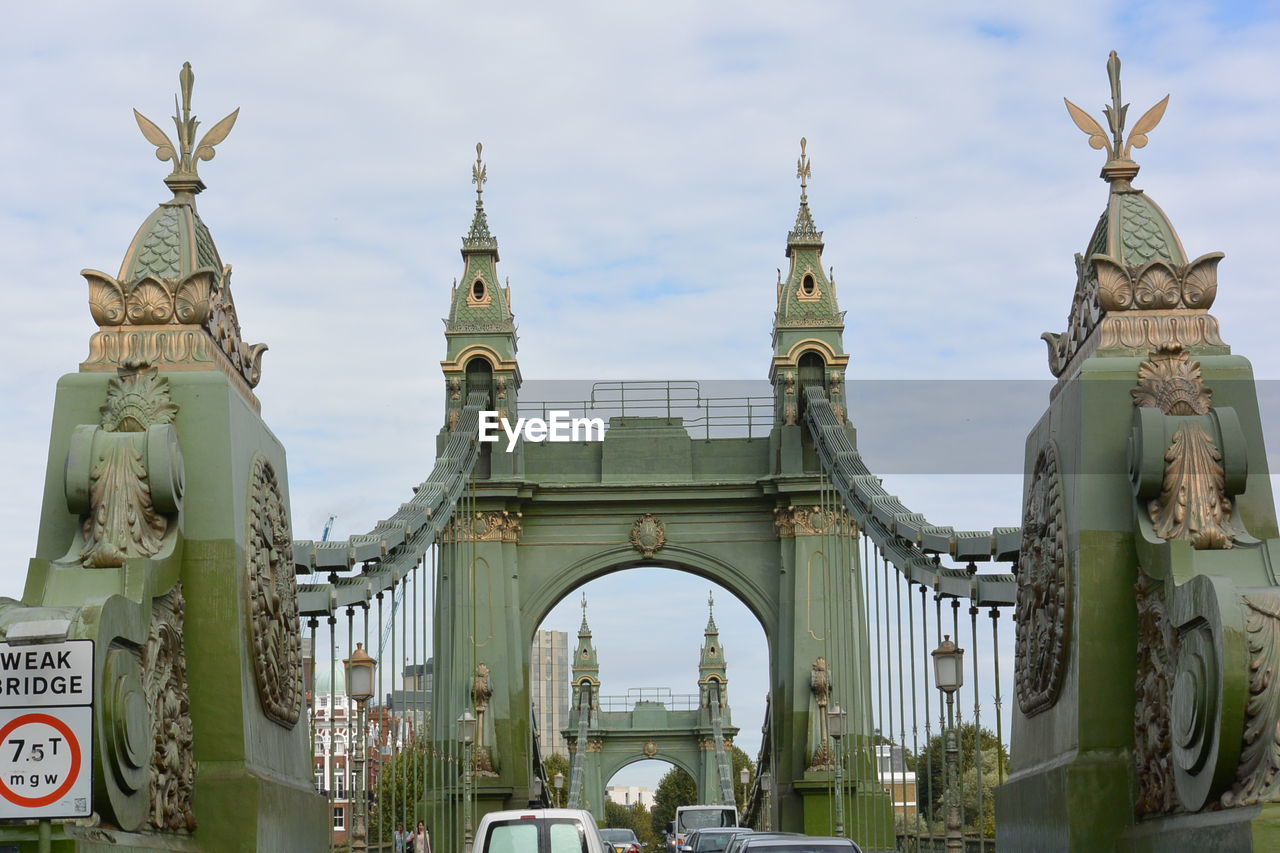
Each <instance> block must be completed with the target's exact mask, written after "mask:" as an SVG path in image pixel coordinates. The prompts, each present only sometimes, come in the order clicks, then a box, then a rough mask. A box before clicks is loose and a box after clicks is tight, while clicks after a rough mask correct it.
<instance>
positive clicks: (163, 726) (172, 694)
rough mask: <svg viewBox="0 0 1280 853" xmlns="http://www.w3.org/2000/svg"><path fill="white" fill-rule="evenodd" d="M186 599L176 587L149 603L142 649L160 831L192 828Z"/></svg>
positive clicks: (155, 819)
mask: <svg viewBox="0 0 1280 853" xmlns="http://www.w3.org/2000/svg"><path fill="white" fill-rule="evenodd" d="M185 613H186V601H185V600H184V599H183V596H182V587H181V585H178V586H176V587H174V588H173V589H172V590H170V591H169V592H168V593H166V594H165V595H163V596H161V597H159V598H157V599H156V600H155V601H154V603H153V604H152V621H151V633H150V636H149V637H148V638H147V646H146V649H145V651H144V669H145V673H146V675H145V678H146V682H145V684H146V696H147V706H148V708H149V709H150V711H151V713H150V718H151V739H152V743H153V751H152V753H151V790H150V793H151V813H150V816H149V819H148V820H149V822H150V825H151V827H152V828H153V829H156V830H159V831H161V832H192V831H194V830H195V828H196V817H195V811H194V809H193V807H192V796H193V794H194V792H195V773H196V766H195V762H194V761H193V760H192V758H191V754H192V731H193V730H192V724H191V694H190V691H189V688H188V685H187V654H186V646H185V644H184V642H183V634H182V628H183V622H184V616H185Z"/></svg>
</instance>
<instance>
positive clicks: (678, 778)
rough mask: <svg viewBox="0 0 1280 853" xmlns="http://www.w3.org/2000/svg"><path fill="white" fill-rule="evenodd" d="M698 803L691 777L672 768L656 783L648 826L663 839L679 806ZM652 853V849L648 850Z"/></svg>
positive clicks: (694, 783)
mask: <svg viewBox="0 0 1280 853" xmlns="http://www.w3.org/2000/svg"><path fill="white" fill-rule="evenodd" d="M697 803H698V784H697V783H696V782H694V781H693V777H692V776H690V775H689V774H688V773H686V772H684V771H683V770H681V769H680V768H679V767H673V768H671V769H670V770H668V771H667V775H665V776H663V777H662V781H660V782H659V783H658V790H657V791H655V792H654V794H653V815H652V817H651V819H650V826H651V827H652V829H653V833H654V834H655V835H657V836H658V837H659V838H664V837H665V836H666V833H667V824H668V823H670V822H671V821H673V820H675V819H676V809H677V808H679V807H680V806H693V805H697ZM650 853H652V848H651V849H650Z"/></svg>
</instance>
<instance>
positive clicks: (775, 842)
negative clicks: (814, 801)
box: [738, 833, 862, 853]
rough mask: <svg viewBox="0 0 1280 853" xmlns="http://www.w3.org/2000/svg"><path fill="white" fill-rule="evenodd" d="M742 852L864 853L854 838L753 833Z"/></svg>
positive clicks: (745, 839) (746, 839) (740, 849)
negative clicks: (854, 841)
mask: <svg viewBox="0 0 1280 853" xmlns="http://www.w3.org/2000/svg"><path fill="white" fill-rule="evenodd" d="M738 850H739V851H741V853H862V848H861V847H859V846H858V845H857V844H854V843H853V841H852V839H849V838H837V837H835V836H821V835H766V834H763V833H762V834H759V835H753V836H751V837H749V838H744V839H743V840H742V845H741V846H740V847H739V848H738Z"/></svg>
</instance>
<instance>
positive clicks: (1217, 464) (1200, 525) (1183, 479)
mask: <svg viewBox="0 0 1280 853" xmlns="http://www.w3.org/2000/svg"><path fill="white" fill-rule="evenodd" d="M1164 461H1165V468H1164V481H1163V483H1162V485H1161V488H1160V495H1159V497H1157V498H1155V499H1154V500H1152V501H1151V502H1150V503H1149V504H1148V505H1147V509H1148V512H1150V514H1151V524H1152V527H1153V529H1154V530H1155V533H1156V535H1157V536H1159V537H1160V538H1161V539H1187V540H1190V542H1191V547H1192V548H1195V549H1197V550H1224V549H1228V548H1231V547H1233V546H1234V545H1235V540H1236V537H1238V536H1240V535H1241V534H1242V533H1243V531H1242V530H1240V529H1239V528H1238V526H1237V525H1236V523H1235V521H1234V519H1233V518H1232V506H1231V498H1229V497H1228V496H1227V492H1226V471H1225V470H1224V469H1223V467H1222V451H1220V450H1219V449H1218V446H1217V444H1216V443H1215V442H1214V440H1213V437H1212V436H1211V435H1209V433H1207V432H1205V430H1204V429H1203V428H1202V427H1201V426H1199V425H1198V424H1196V423H1188V424H1186V425H1184V426H1182V427H1180V428H1179V429H1178V431H1177V432H1176V433H1174V435H1173V442H1172V443H1171V444H1170V445H1169V449H1168V450H1167V451H1165V454H1164Z"/></svg>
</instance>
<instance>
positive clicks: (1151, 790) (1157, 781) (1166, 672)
mask: <svg viewBox="0 0 1280 853" xmlns="http://www.w3.org/2000/svg"><path fill="white" fill-rule="evenodd" d="M1135 589H1136V591H1137V605H1138V666H1137V680H1136V684H1135V693H1136V696H1137V701H1136V702H1135V703H1134V719H1133V741H1134V745H1133V760H1134V769H1135V771H1136V776H1137V781H1138V798H1137V801H1136V802H1135V804H1134V811H1135V812H1136V813H1137V814H1138V815H1139V816H1145V815H1160V814H1168V813H1169V812H1172V811H1175V810H1176V809H1177V808H1178V795H1177V790H1176V787H1175V783H1174V771H1173V740H1172V733H1171V725H1172V724H1171V722H1170V710H1171V709H1170V704H1171V701H1172V697H1173V683H1174V679H1175V677H1176V674H1177V667H1176V660H1177V632H1176V631H1175V630H1174V628H1173V625H1172V623H1171V622H1170V621H1169V615H1168V608H1167V607H1166V605H1165V600H1164V587H1163V584H1161V583H1159V582H1157V581H1155V580H1153V579H1152V578H1151V577H1150V576H1149V575H1147V574H1146V572H1144V571H1142V569H1141V568H1139V569H1138V583H1137V585H1136V587H1135Z"/></svg>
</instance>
